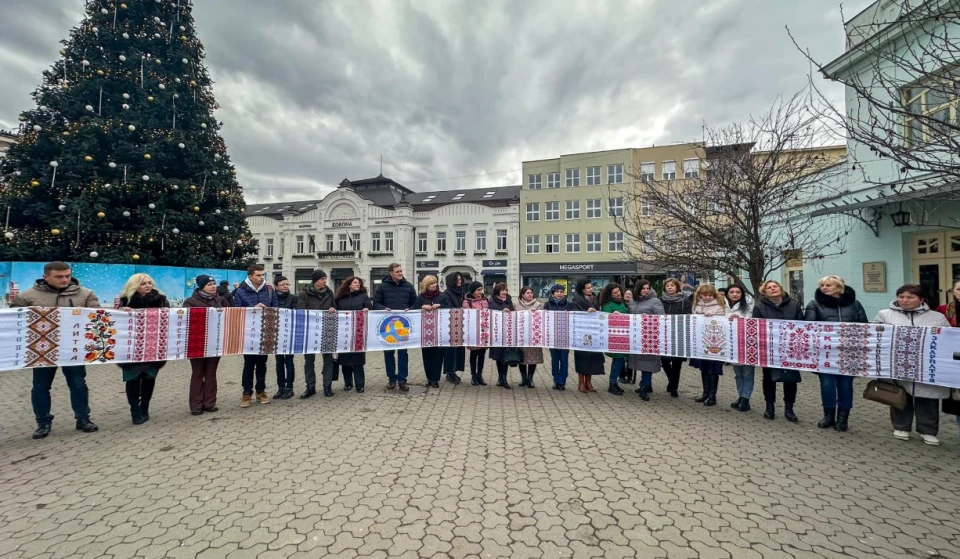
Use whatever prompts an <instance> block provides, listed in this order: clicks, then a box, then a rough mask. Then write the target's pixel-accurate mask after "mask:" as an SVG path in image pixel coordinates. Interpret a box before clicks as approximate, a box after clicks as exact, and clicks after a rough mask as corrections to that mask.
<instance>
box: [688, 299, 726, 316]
mask: <svg viewBox="0 0 960 559" xmlns="http://www.w3.org/2000/svg"><path fill="white" fill-rule="evenodd" d="M693 314H699V315H701V316H726V315H727V309H725V308H723V307H721V306H720V303H719V302H717V300H716V299H714V300H712V301H710V302H707V301H700V302H699V303H697V306H696V307H694V309H693Z"/></svg>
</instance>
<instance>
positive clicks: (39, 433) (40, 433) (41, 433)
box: [33, 423, 50, 439]
mask: <svg viewBox="0 0 960 559" xmlns="http://www.w3.org/2000/svg"><path fill="white" fill-rule="evenodd" d="M49 434H50V424H49V423H38V424H37V430H36V431H34V432H33V438H34V439H45V438H47V435H49Z"/></svg>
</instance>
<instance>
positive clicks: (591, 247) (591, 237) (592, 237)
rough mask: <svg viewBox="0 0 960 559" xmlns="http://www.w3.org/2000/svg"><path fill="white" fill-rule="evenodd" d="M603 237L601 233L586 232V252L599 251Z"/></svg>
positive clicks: (601, 247)
mask: <svg viewBox="0 0 960 559" xmlns="http://www.w3.org/2000/svg"><path fill="white" fill-rule="evenodd" d="M602 250H603V237H602V234H601V233H587V252H601V251H602Z"/></svg>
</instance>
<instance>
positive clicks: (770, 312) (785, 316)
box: [753, 293, 803, 320]
mask: <svg viewBox="0 0 960 559" xmlns="http://www.w3.org/2000/svg"><path fill="white" fill-rule="evenodd" d="M753 318H765V319H767V320H803V308H802V307H801V306H800V303H798V302H797V301H795V300H793V299H791V298H790V296H789V295H787V294H786V293H784V294H783V300H782V301H780V304H779V305H775V304H774V303H773V301H771V300H770V299H767V298H766V297H761V298H760V302H759V303H757V304H756V305H755V306H754V307H753Z"/></svg>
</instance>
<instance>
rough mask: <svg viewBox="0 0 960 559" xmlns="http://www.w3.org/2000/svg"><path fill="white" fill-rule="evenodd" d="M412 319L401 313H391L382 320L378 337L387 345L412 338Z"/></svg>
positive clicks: (378, 329)
mask: <svg viewBox="0 0 960 559" xmlns="http://www.w3.org/2000/svg"><path fill="white" fill-rule="evenodd" d="M410 331H411V327H410V319H408V318H407V317H405V316H401V315H397V314H394V315H390V316H387V317H385V318H383V319H382V320H381V321H380V325H379V326H378V327H377V337H379V338H380V341H381V342H383V343H385V344H387V345H396V344H402V343H404V342H406V341H407V340H409V339H410Z"/></svg>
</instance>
